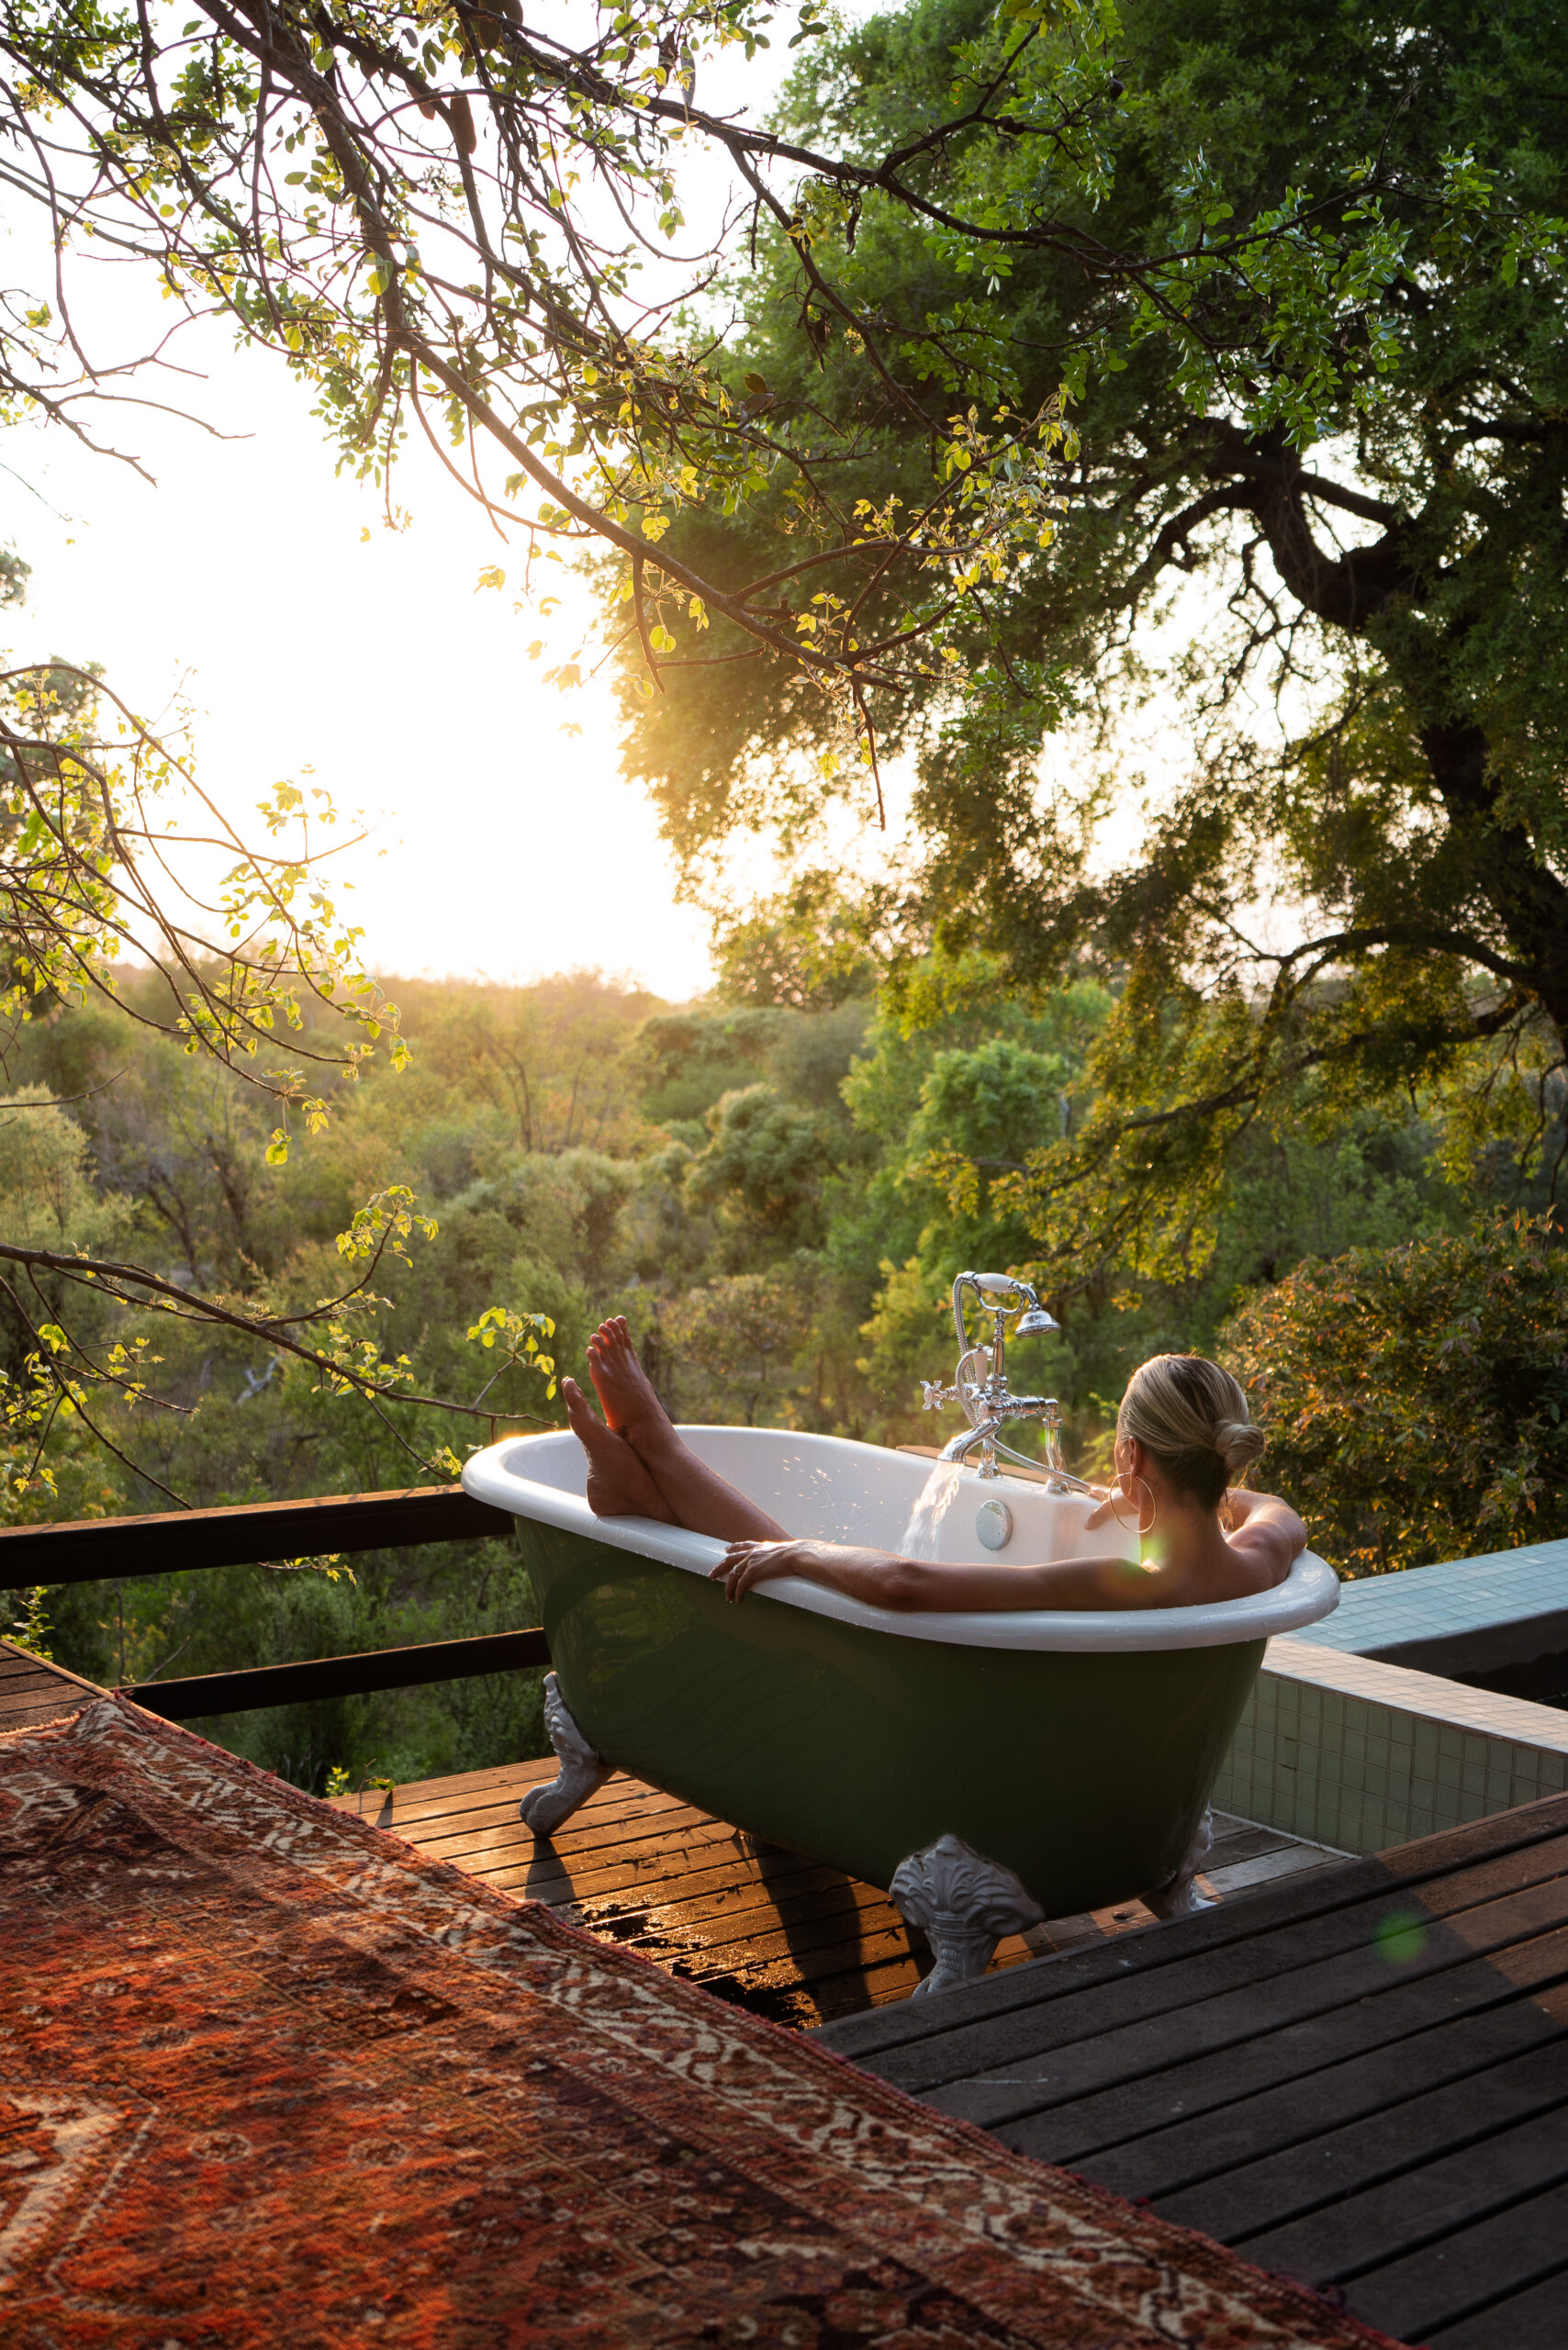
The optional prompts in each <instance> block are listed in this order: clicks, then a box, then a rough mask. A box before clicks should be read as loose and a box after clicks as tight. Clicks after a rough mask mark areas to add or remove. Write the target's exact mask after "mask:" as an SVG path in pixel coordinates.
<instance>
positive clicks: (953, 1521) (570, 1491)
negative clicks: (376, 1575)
mask: <svg viewBox="0 0 1568 2350" xmlns="http://www.w3.org/2000/svg"><path fill="white" fill-rule="evenodd" d="M681 1434H682V1436H683V1437H684V1438H686V1440H687V1442H688V1443H689V1445H690V1446H691V1448H692V1449H693V1450H694V1451H695V1452H697V1453H698V1454H699V1455H700V1458H701V1459H702V1460H705V1461H707V1462H708V1464H709V1465H710V1467H711V1468H713V1469H716V1470H717V1471H718V1472H719V1473H720V1475H721V1476H723V1477H727V1478H728V1479H729V1480H730V1481H731V1483H734V1484H735V1485H738V1486H739V1487H740V1488H741V1490H742V1491H743V1492H745V1493H746V1494H750V1495H751V1496H752V1498H753V1499H754V1500H756V1501H757V1502H760V1503H761V1505H762V1506H763V1507H764V1508H765V1509H766V1510H767V1511H768V1512H769V1514H770V1515H771V1516H774V1517H776V1518H777V1519H778V1523H779V1524H780V1525H781V1526H785V1527H788V1528H789V1529H790V1533H791V1534H797V1535H803V1536H811V1537H813V1538H814V1539H817V1540H819V1541H829V1542H857V1543H865V1544H868V1545H869V1546H871V1547H873V1548H875V1549H878V1550H899V1549H901V1548H902V1545H903V1541H904V1537H905V1535H906V1533H907V1532H908V1531H909V1528H910V1519H911V1516H912V1513H913V1510H914V1507H915V1505H916V1503H917V1502H918V1501H919V1500H920V1498H921V1495H922V1494H924V1492H925V1490H926V1487H927V1484H928V1483H929V1481H930V1479H931V1475H932V1472H933V1469H934V1467H935V1463H933V1462H931V1461H929V1460H921V1459H918V1458H917V1457H915V1456H914V1455H913V1454H910V1453H902V1452H894V1451H890V1450H889V1449H886V1448H884V1447H882V1446H879V1445H869V1444H856V1443H853V1442H851V1441H849V1440H848V1439H846V1438H842V1437H828V1436H801V1435H798V1434H796V1433H794V1432H793V1431H791V1430H790V1429H784V1428H728V1427H682V1429H681ZM943 1477H944V1482H949V1481H950V1472H943ZM463 1483H464V1485H465V1488H466V1489H467V1491H468V1492H469V1493H471V1494H474V1495H475V1496H476V1498H477V1499H478V1500H481V1501H487V1502H490V1503H492V1504H494V1505H496V1506H497V1507H498V1508H501V1509H505V1510H510V1512H511V1513H512V1514H513V1515H514V1516H520V1517H529V1518H534V1519H536V1520H539V1521H540V1522H542V1523H543V1524H546V1525H552V1526H556V1527H561V1528H562V1529H563V1530H566V1531H570V1532H574V1533H579V1534H583V1535H586V1536H588V1537H589V1538H591V1539H595V1540H597V1541H599V1542H604V1543H608V1544H609V1545H610V1547H611V1548H613V1549H617V1550H633V1551H638V1552H640V1553H641V1554H642V1555H643V1556H644V1557H645V1558H651V1559H658V1560H662V1561H665V1562H666V1564H668V1565H671V1566H678V1567H683V1568H685V1569H686V1570H688V1571H689V1572H692V1573H697V1574H707V1573H708V1572H710V1571H711V1568H712V1567H713V1566H714V1565H715V1564H716V1563H717V1562H718V1561H719V1560H720V1559H721V1558H722V1555H723V1550H724V1546H723V1544H722V1542H719V1541H716V1540H714V1539H712V1538H711V1537H710V1536H708V1535H702V1534H691V1533H688V1532H687V1531H686V1530H685V1528H684V1527H671V1526H659V1525H655V1524H654V1523H653V1522H652V1521H651V1520H649V1519H647V1518H630V1517H622V1518H598V1517H595V1516H593V1514H592V1512H591V1511H590V1510H589V1508H588V1502H587V1499H586V1492H587V1467H586V1462H585V1460H584V1455H583V1451H582V1448H581V1446H580V1445H579V1444H578V1443H577V1438H576V1437H574V1436H572V1435H571V1434H570V1433H569V1432H566V1433H562V1434H560V1435H554V1434H552V1435H544V1436H530V1437H514V1438H507V1439H504V1440H503V1441H502V1442H501V1443H499V1444H495V1445H491V1446H489V1447H488V1448H487V1449H486V1450H485V1451H483V1452H480V1453H476V1455H475V1456H474V1458H473V1459H472V1460H470V1461H469V1463H468V1466H467V1468H466V1469H465V1471H464V1472H463ZM956 1487H957V1490H956V1492H955V1493H954V1494H952V1496H951V1497H950V1498H949V1499H948V1501H947V1504H946V1507H945V1508H944V1509H943V1510H942V1512H941V1514H940V1521H939V1525H938V1527H937V1528H936V1535H935V1549H934V1550H924V1551H923V1555H925V1556H932V1555H935V1557H936V1558H938V1559H939V1560H942V1561H954V1562H957V1561H963V1560H973V1559H986V1560H994V1561H996V1562H997V1563H998V1564H1001V1565H1006V1564H1010V1563H1016V1564H1018V1565H1036V1564H1047V1563H1049V1562H1050V1561H1052V1560H1056V1559H1062V1558H1084V1557H1089V1556H1100V1557H1106V1558H1115V1557H1136V1555H1137V1542H1136V1539H1135V1538H1134V1537H1133V1536H1132V1534H1131V1533H1130V1532H1129V1531H1127V1530H1126V1529H1124V1528H1122V1527H1119V1526H1117V1525H1116V1523H1115V1522H1114V1519H1113V1520H1110V1521H1108V1522H1107V1523H1106V1524H1105V1525H1103V1526H1102V1527H1098V1528H1096V1529H1094V1530H1093V1531H1092V1532H1090V1531H1086V1530H1085V1527H1084V1520H1085V1518H1086V1517H1087V1516H1088V1514H1089V1512H1090V1510H1091V1509H1092V1503H1090V1502H1088V1501H1087V1500H1085V1499H1084V1498H1083V1497H1082V1496H1081V1495H1079V1494H1051V1493H1049V1492H1047V1489H1046V1488H1045V1487H1044V1486H1043V1485H1038V1484H1036V1483H1032V1482H1031V1481H1030V1480H1027V1479H1025V1478H1022V1477H1008V1476H1002V1477H1000V1478H982V1477H981V1476H980V1474H979V1472H978V1470H970V1469H968V1468H965V1469H964V1470H963V1471H961V1472H960V1473H959V1476H958V1480H957V1481H956ZM998 1500H1000V1501H1001V1502H1002V1503H1003V1504H1004V1505H1005V1507H1006V1510H1007V1512H1008V1515H1009V1517H1010V1519H1011V1527H1010V1528H1009V1530H1008V1533H1007V1539H1006V1540H1005V1542H1004V1543H1003V1545H1002V1547H1001V1548H1000V1549H997V1548H993V1547H991V1545H990V1544H987V1543H986V1542H985V1541H984V1539H983V1538H982V1536H981V1535H980V1531H979V1527H978V1523H977V1521H978V1519H979V1515H980V1510H981V1509H982V1507H984V1506H985V1505H988V1504H992V1503H994V1502H996V1501H998ZM996 1530H997V1528H996V1527H995V1524H994V1521H991V1531H992V1532H993V1533H994V1532H995V1531H996ZM1338 1595H1339V1586H1338V1579H1337V1578H1336V1576H1335V1574H1334V1572H1333V1570H1332V1569H1331V1568H1330V1567H1328V1566H1326V1565H1325V1564H1324V1562H1323V1561H1322V1560H1321V1559H1316V1558H1315V1557H1314V1556H1313V1554H1312V1553H1311V1552H1310V1551H1305V1552H1304V1553H1303V1554H1302V1556H1301V1558H1299V1559H1298V1560H1297V1561H1296V1562H1295V1565H1294V1567H1293V1568H1292V1570H1291V1572H1290V1575H1289V1576H1288V1578H1287V1579H1286V1581H1285V1582H1284V1583H1281V1584H1279V1585H1278V1586H1277V1587H1276V1588H1275V1589H1274V1590H1273V1591H1271V1592H1263V1593H1260V1594H1259V1595H1257V1596H1256V1597H1253V1598H1250V1599H1234V1600H1226V1601H1223V1602H1221V1603H1219V1604H1218V1605H1216V1606H1211V1607H1168V1608H1138V1609H1120V1610H1116V1611H1114V1612H1111V1611H1106V1612H1101V1611H1098V1610H1091V1609H1073V1610H1066V1609H1062V1610H1054V1609H1053V1610H1047V1609H1041V1608H1034V1609H1029V1610H1026V1611H1025V1610H1019V1611H1017V1612H1016V1613H1014V1612H1012V1611H1002V1610H996V1611H992V1610H987V1611H985V1612H983V1613H980V1612H977V1613H973V1614H963V1615H959V1614H936V1613H935V1612H931V1613H914V1612H904V1611H894V1610H892V1609H889V1608H881V1607H868V1606H864V1605H863V1604H862V1603H861V1602H859V1601H857V1600H853V1599H847V1598H846V1597H845V1596H844V1595H843V1594H842V1593H840V1592H834V1591H827V1590H824V1589H823V1587H822V1585H820V1584H817V1583H807V1582H806V1581H805V1580H804V1579H803V1578H801V1577H799V1576H789V1577H781V1578H780V1579H779V1580H778V1582H776V1583H769V1584H768V1585H767V1591H766V1594H762V1595H759V1596H766V1597H767V1598H772V1599H775V1600H779V1601H782V1602H783V1603H784V1604H785V1605H787V1606H797V1607H803V1608H806V1609H808V1610H809V1611H810V1612H811V1613H812V1614H813V1615H822V1616H831V1617H836V1618H838V1619H840V1620H842V1621H845V1622H849V1623H857V1624H863V1625H865V1626H867V1627H868V1628H876V1629H879V1630H882V1631H888V1632H893V1633H896V1634H897V1635H899V1637H901V1638H902V1639H930V1640H946V1641H950V1642H954V1643H957V1644H958V1645H961V1646H965V1647H981V1648H1042V1649H1081V1650H1096V1649H1163V1648H1203V1647H1208V1646H1211V1645H1215V1644H1218V1643H1228V1642H1230V1641H1233V1640H1249V1639H1266V1638H1269V1637H1270V1636H1271V1635H1272V1634H1273V1633H1276V1632H1287V1631H1294V1630H1295V1629H1297V1628H1299V1627H1300V1626H1301V1625H1303V1624H1307V1623H1314V1622H1316V1620H1317V1619H1318V1618H1319V1617H1323V1616H1327V1614H1328V1613H1329V1611H1330V1610H1331V1609H1332V1608H1333V1607H1334V1606H1335V1605H1336V1604H1337V1602H1338ZM747 1604H748V1605H749V1604H750V1603H749V1602H748V1603H747Z"/></svg>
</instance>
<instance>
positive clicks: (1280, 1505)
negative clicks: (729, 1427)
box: [561, 1315, 1306, 1609]
mask: <svg viewBox="0 0 1568 2350" xmlns="http://www.w3.org/2000/svg"><path fill="white" fill-rule="evenodd" d="M588 1369H589V1371H590V1372H591V1374H592V1378H593V1383H594V1387H595V1389H596V1390H597V1392H598V1394H599V1403H600V1404H601V1406H602V1408H603V1412H604V1417H603V1419H602V1420H600V1419H599V1416H598V1415H597V1414H596V1413H595V1411H594V1409H593V1407H592V1405H591V1404H589V1402H588V1397H587V1396H586V1395H585V1394H584V1393H583V1392H582V1389H581V1388H580V1387H579V1386H578V1385H577V1382H576V1381H575V1380H573V1379H566V1380H563V1381H562V1382H561V1386H562V1393H564V1395H565V1397H566V1416H567V1417H568V1419H569V1420H570V1421H571V1424H572V1428H573V1431H574V1433H575V1434H576V1435H577V1438H578V1440H579V1441H580V1443H581V1445H582V1447H583V1449H584V1451H585V1452H586V1453H587V1454H588V1506H589V1507H590V1509H592V1510H593V1511H595V1512H596V1514H597V1515H598V1516H600V1517H652V1518H657V1519H659V1520H660V1521H661V1522H662V1523H663V1524H665V1525H666V1526H684V1527H689V1529H690V1530H691V1531H692V1532H693V1533H695V1534H711V1535H715V1536H717V1537H718V1538H719V1539H720V1540H722V1541H726V1542H728V1544H729V1549H728V1550H727V1551H726V1552H725V1554H724V1557H723V1558H722V1560H721V1561H720V1562H719V1564H718V1565H717V1566H716V1567H715V1568H714V1569H713V1575H714V1579H715V1580H716V1581H722V1583H723V1584H724V1586H725V1588H726V1590H727V1591H728V1594H729V1596H730V1597H731V1599H733V1600H741V1599H744V1598H745V1595H746V1594H747V1592H748V1591H752V1590H754V1589H755V1588H756V1585H757V1584H758V1583H767V1581H768V1580H769V1579H770V1578H771V1577H773V1576H775V1575H805V1576H806V1577H807V1578H808V1579H809V1580H810V1581H811V1582H812V1583H826V1584H828V1585H829V1587H830V1588H831V1589H833V1590H834V1591H842V1592H845V1593H846V1594H847V1595H848V1596H849V1597H850V1598H851V1599H861V1600H866V1601H868V1602H869V1604H870V1605H871V1606H875V1607H920V1608H944V1609H946V1608H954V1609H963V1608H976V1607H1009V1608H1018V1607H1196V1606H1203V1605H1204V1604H1206V1603H1209V1602H1212V1601H1215V1600H1220V1599H1243V1598H1246V1597H1248V1596H1249V1595H1250V1594H1252V1593H1254V1592H1260V1591H1270V1590H1272V1588H1273V1586H1274V1585H1275V1584H1276V1583H1283V1581H1284V1579H1285V1577H1286V1575H1287V1574H1288V1573H1289V1572H1290V1568H1291V1561H1293V1560H1294V1558H1295V1556H1296V1554H1297V1553H1298V1551H1300V1550H1304V1549H1305V1545H1306V1528H1305V1526H1303V1524H1302V1522H1301V1520H1300V1518H1299V1517H1298V1516H1296V1514H1295V1512H1294V1509H1292V1508H1291V1506H1290V1505H1289V1504H1288V1503H1287V1502H1282V1501H1279V1500H1277V1499H1276V1498H1275V1497H1274V1496H1273V1495H1272V1494H1249V1493H1242V1492H1240V1491H1238V1490H1237V1489H1236V1488H1235V1487H1233V1486H1232V1485H1231V1483H1230V1481H1231V1479H1232V1478H1233V1477H1236V1476H1240V1475H1242V1474H1244V1473H1245V1472H1246V1470H1247V1469H1248V1468H1249V1466H1250V1465H1251V1463H1252V1462H1253V1461H1254V1460H1256V1459H1257V1458H1258V1456H1259V1454H1260V1452H1261V1451H1262V1449H1263V1445H1264V1442H1265V1438H1264V1436H1263V1432H1262V1430H1261V1429H1260V1428H1259V1427H1255V1426H1254V1425H1253V1422H1252V1420H1251V1418H1250V1416H1249V1411H1248V1404H1247V1398H1246V1396H1245V1395H1244V1394H1243V1393H1242V1391H1241V1389H1240V1388H1239V1387H1238V1385H1237V1383H1236V1382H1235V1380H1234V1379H1232V1377H1231V1376H1230V1373H1229V1372H1228V1371H1222V1370H1221V1369H1220V1367H1219V1365H1218V1364H1217V1363H1214V1362H1210V1361H1209V1360H1207V1358H1206V1357H1205V1356H1204V1355H1155V1356H1153V1357H1152V1358H1151V1360H1149V1361H1148V1362H1146V1363H1144V1364H1143V1365H1142V1366H1141V1367H1140V1368H1139V1369H1138V1370H1137V1371H1134V1373H1133V1375H1132V1377H1131V1379H1129V1380H1128V1382H1127V1392H1126V1394H1125V1395H1124V1396H1123V1398H1122V1405H1121V1410H1120V1411H1119V1412H1118V1413H1117V1415H1116V1470H1117V1484H1118V1487H1119V1488H1120V1494H1119V1496H1118V1497H1119V1498H1120V1497H1121V1496H1125V1497H1126V1504H1127V1505H1131V1504H1136V1505H1137V1510H1138V1525H1139V1532H1140V1535H1141V1538H1142V1539H1141V1547H1142V1551H1143V1556H1142V1559H1141V1561H1137V1560H1127V1559H1062V1560H1058V1561H1057V1562H1056V1564H1054V1565H1052V1566H1047V1567H1031V1566H1015V1567H1014V1566H1002V1565H984V1564H981V1563H980V1562H979V1561H976V1562H975V1563H974V1564H973V1565H969V1564H964V1565H950V1566H941V1565H937V1564H935V1563H932V1562H928V1561H925V1560H923V1559H904V1558H900V1557H898V1556H897V1555H896V1554H894V1553H893V1552H891V1551H889V1550H862V1549H859V1548H857V1547H856V1546H854V1545H852V1544H848V1543H843V1542H815V1541H810V1540H798V1539H794V1538H793V1537H791V1536H790V1535H789V1534H788V1533H786V1531H785V1529H784V1528H783V1527H781V1526H778V1525H776V1524H775V1522H774V1521H773V1519H772V1518H770V1517H769V1516H768V1515H767V1511H766V1510H764V1509H760V1508H759V1507H758V1506H757V1505H756V1502H754V1501H749V1500H748V1499H747V1498H746V1496H745V1494H743V1493H740V1492H738V1491H737V1490H736V1488H735V1487H734V1485H732V1484H729V1483H726V1481H725V1480H724V1479H723V1478H722V1477H721V1476H719V1475H718V1473H717V1472H715V1471H714V1470H711V1469H710V1468H708V1467H707V1466H706V1465H705V1464H704V1463H703V1462H702V1461H700V1460H699V1459H698V1457H697V1455H696V1454H695V1453H694V1452H693V1451H692V1450H691V1449H690V1447H689V1445H688V1444H686V1443H685V1442H684V1441H683V1440H682V1438H680V1437H679V1436H678V1434H677V1432H676V1428H675V1425H674V1423H673V1422H672V1420H671V1419H670V1416H669V1415H668V1413H667V1412H666V1410H665V1407H664V1405H663V1404H661V1403H660V1402H659V1399H658V1397H657V1396H656V1395H655V1393H654V1390H653V1386H652V1383H651V1382H650V1381H649V1379H648V1375H647V1373H646V1372H645V1371H644V1369H643V1366H642V1364H641V1363H640V1362H639V1361H638V1360H637V1353H636V1348H634V1347H633V1344H632V1334H631V1332H630V1330H629V1329H628V1328H627V1326H626V1321H625V1317H624V1315H613V1316H612V1317H611V1319H610V1321H608V1322H604V1323H601V1324H600V1326H599V1329H598V1330H597V1331H596V1333H595V1334H594V1336H593V1337H591V1338H590V1339H589V1340H588ZM1112 1508H1113V1501H1112V1497H1111V1496H1110V1495H1109V1494H1107V1496H1106V1497H1105V1499H1104V1500H1103V1501H1102V1502H1101V1504H1100V1505H1099V1507H1098V1508H1097V1509H1096V1510H1095V1511H1094V1513H1093V1514H1092V1516H1090V1517H1089V1518H1088V1520H1087V1521H1086V1523H1087V1524H1088V1525H1090V1526H1098V1525H1099V1524H1101V1523H1102V1522H1103V1519H1104V1518H1105V1517H1106V1516H1108V1515H1109V1514H1110V1513H1111V1511H1112Z"/></svg>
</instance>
